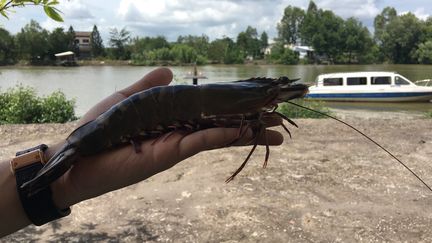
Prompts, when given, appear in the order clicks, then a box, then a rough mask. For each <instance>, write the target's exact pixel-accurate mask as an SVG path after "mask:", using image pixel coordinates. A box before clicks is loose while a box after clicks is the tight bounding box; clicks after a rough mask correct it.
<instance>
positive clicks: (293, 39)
mask: <svg viewBox="0 0 432 243" xmlns="http://www.w3.org/2000/svg"><path fill="white" fill-rule="evenodd" d="M305 15H306V13H305V11H304V10H303V9H301V8H298V7H292V6H288V7H286V8H285V10H284V15H283V17H282V19H281V21H280V22H279V23H278V24H277V30H278V39H279V41H282V42H283V43H284V44H297V43H298V42H299V40H300V28H301V26H302V24H303V20H304V18H305Z"/></svg>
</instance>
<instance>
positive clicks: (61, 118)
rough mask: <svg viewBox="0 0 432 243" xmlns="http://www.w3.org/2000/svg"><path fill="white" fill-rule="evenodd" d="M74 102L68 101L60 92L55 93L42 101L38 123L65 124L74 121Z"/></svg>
mask: <svg viewBox="0 0 432 243" xmlns="http://www.w3.org/2000/svg"><path fill="white" fill-rule="evenodd" d="M74 106H75V101H74V100H68V99H67V98H66V96H65V95H64V94H63V93H62V92H61V91H56V92H54V93H52V94H51V95H49V96H47V97H45V98H43V99H42V102H41V107H42V114H41V117H40V120H39V122H40V123H46V122H55V123H65V122H68V121H72V120H75V119H76V117H75V112H74Z"/></svg>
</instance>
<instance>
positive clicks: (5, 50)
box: [0, 27, 17, 65]
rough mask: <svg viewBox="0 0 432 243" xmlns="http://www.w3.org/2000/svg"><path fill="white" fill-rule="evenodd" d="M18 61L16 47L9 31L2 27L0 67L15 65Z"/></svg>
mask: <svg viewBox="0 0 432 243" xmlns="http://www.w3.org/2000/svg"><path fill="white" fill-rule="evenodd" d="M16 60H17V51H16V45H15V41H14V38H13V36H12V35H11V34H10V33H9V31H7V30H5V29H3V28H1V27H0V65H8V64H14V63H15V62H16Z"/></svg>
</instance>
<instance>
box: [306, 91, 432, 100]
mask: <svg viewBox="0 0 432 243" xmlns="http://www.w3.org/2000/svg"><path fill="white" fill-rule="evenodd" d="M305 98H306V99H313V100H323V101H349V102H351V101H354V102H427V101H430V100H432V91H430V92H379V93H372V92H369V93H367V92H365V93H324V92H323V93H321V92H320V93H314V92H311V93H309V94H307V95H306V97H305Z"/></svg>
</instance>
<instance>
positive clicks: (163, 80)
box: [119, 68, 173, 97]
mask: <svg viewBox="0 0 432 243" xmlns="http://www.w3.org/2000/svg"><path fill="white" fill-rule="evenodd" d="M172 78H173V73H172V72H171V70H170V69H168V68H157V69H155V70H153V71H151V72H150V73H148V74H147V75H145V76H144V77H143V78H142V79H140V80H138V81H137V82H135V83H134V84H132V85H130V86H129V87H126V88H124V89H122V90H120V91H119V92H120V93H121V94H123V95H125V96H126V97H129V96H131V95H133V94H135V93H136V92H140V91H142V90H146V89H149V88H152V87H156V86H163V85H168V84H169V83H170V82H171V80H172Z"/></svg>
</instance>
